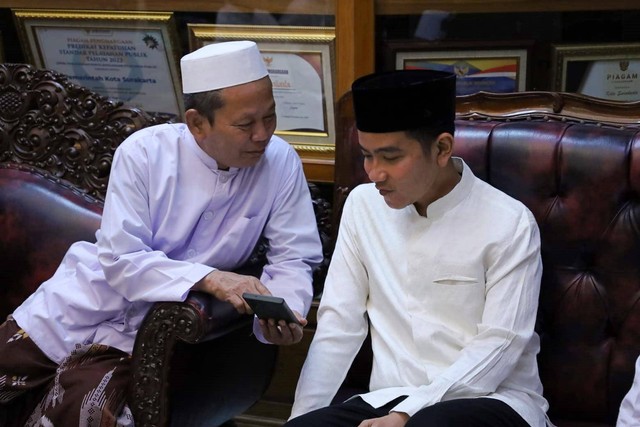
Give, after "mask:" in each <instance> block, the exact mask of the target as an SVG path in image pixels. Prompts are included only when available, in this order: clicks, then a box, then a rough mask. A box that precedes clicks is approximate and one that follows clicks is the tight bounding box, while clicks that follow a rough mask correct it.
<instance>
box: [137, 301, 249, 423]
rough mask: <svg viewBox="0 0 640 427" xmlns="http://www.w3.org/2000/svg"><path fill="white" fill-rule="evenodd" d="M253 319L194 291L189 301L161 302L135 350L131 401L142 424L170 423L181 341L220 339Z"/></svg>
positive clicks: (142, 329) (148, 318)
mask: <svg viewBox="0 0 640 427" xmlns="http://www.w3.org/2000/svg"><path fill="white" fill-rule="evenodd" d="M252 320H253V317H252V316H244V315H240V314H238V312H237V311H236V310H235V309H234V308H233V306H232V305H231V304H228V303H225V302H222V301H219V300H216V299H215V298H213V297H212V296H211V295H208V294H205V293H202V292H190V293H189V295H188V296H187V299H186V300H185V302H158V303H155V304H154V305H153V307H152V308H151V310H149V312H148V313H147V315H146V317H145V319H144V321H143V323H142V325H141V327H140V330H139V331H138V335H137V336H136V343H135V347H134V349H133V359H132V372H133V378H132V381H131V388H130V391H129V399H128V401H129V406H130V409H131V412H132V413H133V417H134V420H135V423H136V427H140V426H145V427H147V426H156V427H160V426H166V425H169V421H170V420H169V417H170V414H169V386H170V384H169V373H170V363H171V358H172V356H173V353H174V350H175V348H176V343H177V342H178V341H183V342H186V343H189V344H196V343H198V342H201V341H205V340H209V339H214V338H217V337H219V336H222V335H225V334H227V333H229V332H231V331H233V330H235V329H237V328H239V327H241V326H243V325H245V324H246V323H247V322H250V321H252Z"/></svg>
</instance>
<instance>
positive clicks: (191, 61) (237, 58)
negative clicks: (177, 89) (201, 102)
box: [180, 41, 268, 93]
mask: <svg viewBox="0 0 640 427" xmlns="http://www.w3.org/2000/svg"><path fill="white" fill-rule="evenodd" d="M180 68H181V69H182V92H183V93H196V92H206V91H209V90H215V89H222V88H225V87H230V86H236V85H240V84H243V83H249V82H253V81H256V80H259V79H261V78H263V77H264V76H266V75H268V72H267V67H266V66H265V65H264V61H263V60H262V55H261V54H260V51H259V50H258V46H257V45H256V44H255V43H254V42H252V41H232V42H224V43H212V44H208V45H206V46H204V47H201V48H200V49H198V50H196V51H193V52H191V53H189V54H187V55H185V56H183V57H182V59H181V60H180Z"/></svg>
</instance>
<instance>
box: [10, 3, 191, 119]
mask: <svg viewBox="0 0 640 427" xmlns="http://www.w3.org/2000/svg"><path fill="white" fill-rule="evenodd" d="M14 16H15V20H16V23H17V27H18V34H19V37H20V41H21V43H22V44H23V47H24V51H25V54H26V56H27V59H28V60H29V61H30V62H31V63H32V64H34V65H35V66H36V67H39V68H46V69H51V70H55V71H58V72H60V73H62V74H65V75H67V76H68V77H69V79H70V80H71V81H73V82H74V83H77V84H78V85H81V86H85V87H88V88H89V89H91V90H92V91H94V92H96V93H99V94H100V95H104V96H107V97H109V98H112V99H115V100H118V101H122V102H124V103H126V104H128V105H131V106H134V107H138V108H141V109H143V110H144V111H146V112H149V113H151V114H156V115H159V116H161V117H166V118H167V119H168V120H174V119H177V118H178V117H180V116H181V115H182V109H183V108H182V90H181V89H180V80H179V74H178V71H177V63H178V61H177V56H176V52H175V49H174V46H175V45H176V40H177V34H176V30H175V26H174V22H173V15H172V14H170V13H150V12H144V13H140V12H94V11H60V10H37V9H24V10H14Z"/></svg>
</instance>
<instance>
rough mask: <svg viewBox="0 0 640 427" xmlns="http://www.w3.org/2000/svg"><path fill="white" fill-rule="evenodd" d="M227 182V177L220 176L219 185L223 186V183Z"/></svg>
mask: <svg viewBox="0 0 640 427" xmlns="http://www.w3.org/2000/svg"><path fill="white" fill-rule="evenodd" d="M227 181H229V177H228V176H226V175H220V182H221V183H223V184H224V183H225V182H227Z"/></svg>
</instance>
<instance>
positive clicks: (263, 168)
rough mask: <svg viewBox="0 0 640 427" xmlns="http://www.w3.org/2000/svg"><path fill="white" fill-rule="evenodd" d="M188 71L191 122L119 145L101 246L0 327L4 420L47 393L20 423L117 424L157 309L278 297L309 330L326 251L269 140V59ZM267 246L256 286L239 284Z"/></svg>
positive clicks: (288, 339)
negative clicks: (30, 397)
mask: <svg viewBox="0 0 640 427" xmlns="http://www.w3.org/2000/svg"><path fill="white" fill-rule="evenodd" d="M181 68H182V79H183V81H182V83H183V91H184V93H185V104H186V112H185V114H184V117H185V122H186V123H185V124H164V125H159V126H155V127H150V128H146V129H143V130H141V131H139V132H137V133H135V134H134V135H132V136H131V137H129V138H128V139H127V140H126V141H124V142H123V143H122V145H121V146H120V147H119V148H118V149H117V151H116V153H115V156H114V160H113V166H112V170H111V175H110V181H109V188H108V192H107V196H106V200H105V206H104V214H103V217H102V223H101V227H100V230H99V231H98V232H97V234H96V237H97V242H96V243H95V244H94V243H88V242H78V243H76V244H74V245H73V246H72V247H71V248H70V249H69V251H68V253H67V254H66V256H65V258H64V260H63V261H62V263H61V265H60V267H59V268H58V270H57V272H56V273H55V275H54V276H53V277H52V278H51V279H49V280H48V281H46V282H45V283H43V284H42V286H40V288H39V289H38V290H37V291H36V292H35V293H34V294H33V295H32V296H31V297H29V298H28V299H27V300H26V301H25V302H24V303H23V304H22V305H21V306H20V307H18V308H17V309H16V310H15V312H14V313H13V316H12V318H10V319H9V320H8V321H7V322H5V323H4V324H3V325H2V326H0V411H2V410H3V406H4V408H6V407H7V406H8V405H11V404H12V402H13V401H14V398H16V397H17V396H20V395H22V394H24V393H32V394H36V395H37V394H38V393H40V394H42V395H43V398H42V400H41V402H40V404H39V405H38V406H37V407H36V408H35V411H33V412H31V413H26V414H23V415H24V419H23V420H21V421H20V420H11V421H14V422H16V425H25V422H26V425H38V426H39V425H55V426H87V425H101V426H107V425H115V422H116V421H115V416H116V415H117V414H118V412H119V411H120V410H121V409H122V407H123V405H124V397H125V390H126V388H127V385H128V381H129V377H130V372H129V354H130V352H131V351H132V347H133V344H134V340H135V337H136V333H137V331H138V329H139V327H140V324H141V322H142V320H143V318H144V316H145V314H146V313H147V311H148V309H149V308H150V307H151V305H152V304H153V303H154V302H156V301H183V300H184V299H185V298H186V296H187V294H188V293H189V291H191V290H200V291H204V292H208V293H210V294H212V295H214V296H215V297H216V298H217V299H219V300H221V301H227V302H229V303H231V304H232V305H233V306H234V307H235V309H236V310H237V311H238V312H240V313H250V312H251V311H250V308H249V306H248V305H247V304H246V302H245V301H244V300H243V298H242V294H243V293H244V292H251V293H259V294H275V295H279V296H282V297H284V298H285V299H286V300H287V302H288V303H289V305H290V306H291V308H292V309H293V310H294V311H296V312H297V315H298V316H299V317H300V319H301V320H302V324H303V325H304V323H305V321H304V319H303V318H302V316H301V315H304V314H306V312H307V311H308V309H309V306H310V303H311V299H312V274H311V273H312V268H313V267H314V266H315V265H316V264H318V263H319V262H320V261H321V259H322V253H321V246H320V240H319V236H318V230H317V228H316V222H315V219H314V213H313V207H312V204H311V199H310V195H309V191H308V186H307V182H306V180H305V177H304V175H303V171H302V165H301V162H300V159H299V158H298V156H297V154H296V152H295V151H294V150H293V149H292V147H291V146H290V145H289V144H287V143H286V142H285V141H283V140H282V139H280V138H278V137H275V136H273V133H274V131H275V128H276V113H275V102H274V98H273V94H272V88H271V81H270V79H269V76H268V73H267V69H266V67H265V65H264V62H263V59H262V55H261V54H260V52H259V51H258V48H257V46H256V44H255V43H253V42H229V43H221V44H212V45H208V46H205V47H203V48H201V49H199V50H197V51H195V52H193V53H190V54H188V55H186V56H185V57H183V58H182V60H181ZM261 236H264V237H266V238H267V240H268V243H269V250H268V259H269V264H268V265H267V266H265V268H264V271H263V274H262V277H261V279H260V280H258V279H256V278H254V277H251V276H243V275H239V274H235V273H232V272H231V271H232V270H234V269H236V268H238V267H239V266H241V265H242V264H243V263H244V262H245V261H246V260H247V259H248V258H249V256H250V255H251V252H252V250H253V248H254V247H255V245H256V243H257V242H258V240H259V239H260V237H261ZM254 332H255V333H256V335H257V337H258V339H260V340H261V341H263V342H271V343H274V344H285V345H286V344H293V343H296V342H298V341H300V339H301V338H302V326H301V325H294V324H290V325H286V324H280V325H278V324H276V323H274V322H273V321H272V320H271V321H269V322H265V321H263V320H261V321H258V320H256V321H255V323H254ZM247 339H253V338H249V337H247ZM212 369H213V368H212Z"/></svg>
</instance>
